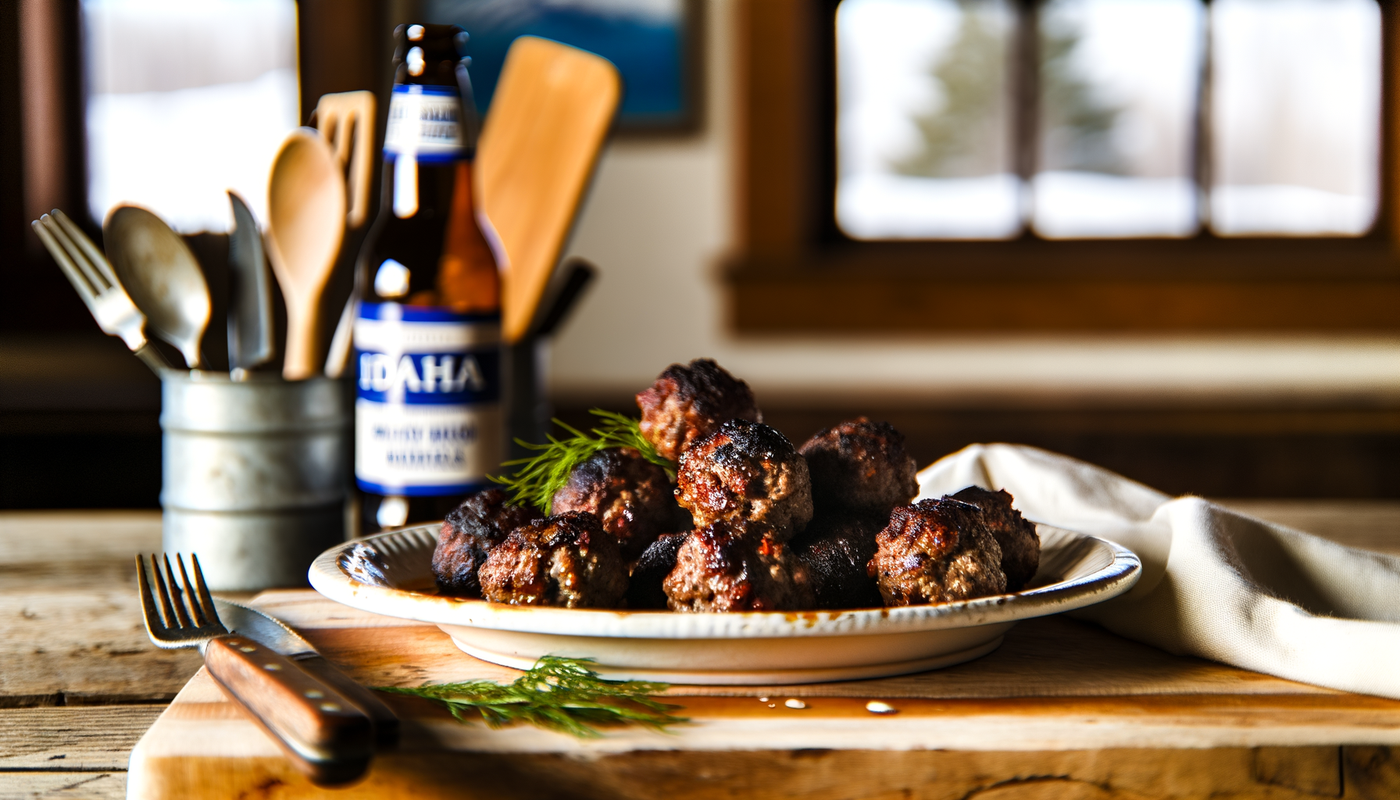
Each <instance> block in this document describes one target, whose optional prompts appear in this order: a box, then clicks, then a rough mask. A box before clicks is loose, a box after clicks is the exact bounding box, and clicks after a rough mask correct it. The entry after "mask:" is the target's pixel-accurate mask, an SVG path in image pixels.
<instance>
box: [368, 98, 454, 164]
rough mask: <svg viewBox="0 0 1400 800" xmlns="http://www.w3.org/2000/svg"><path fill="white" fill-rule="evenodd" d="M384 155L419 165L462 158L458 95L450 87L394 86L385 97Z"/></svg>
mask: <svg viewBox="0 0 1400 800" xmlns="http://www.w3.org/2000/svg"><path fill="white" fill-rule="evenodd" d="M384 156H385V157H386V158H396V157H398V156H405V157H408V158H413V159H415V160H417V161H420V162H423V163H441V162H446V161H456V160H458V159H462V158H466V157H467V151H466V143H465V142H463V141H462V96H461V95H460V94H458V92H457V89H456V88H454V87H451V86H417V85H405V84H398V85H396V86H395V87H394V91H393V93H392V94H391V95H390V97H389V121H388V124H387V126H386V127H385V130H384Z"/></svg>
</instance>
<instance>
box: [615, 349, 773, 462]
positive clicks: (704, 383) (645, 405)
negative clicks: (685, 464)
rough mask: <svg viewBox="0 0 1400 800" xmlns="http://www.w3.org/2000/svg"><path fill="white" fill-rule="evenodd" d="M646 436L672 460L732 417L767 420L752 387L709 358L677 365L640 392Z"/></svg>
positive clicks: (757, 420)
mask: <svg viewBox="0 0 1400 800" xmlns="http://www.w3.org/2000/svg"><path fill="white" fill-rule="evenodd" d="M637 407H638V408H640V409H641V410H642V422H641V429H642V436H644V437H646V440H647V441H649V442H651V443H652V444H653V445H655V446H656V451H657V452H658V453H660V454H661V455H662V456H664V457H666V458H669V459H670V460H672V461H678V460H680V457H681V453H683V452H685V450H686V448H688V447H690V446H691V445H692V444H694V443H695V442H697V441H699V440H701V439H703V438H705V437H706V436H709V435H710V434H711V433H713V432H714V431H715V429H717V428H719V426H720V425H722V424H723V423H725V422H728V421H729V420H731V419H743V420H748V421H749V422H761V421H763V415H762V414H760V413H759V411H758V407H757V406H755V405H754V402H753V392H752V391H751V390H750V389H749V385H748V384H747V383H744V382H743V381H741V380H738V379H737V378H735V377H734V376H733V375H730V374H729V373H728V372H725V371H724V368H723V367H721V366H720V365H718V364H716V363H715V362H714V361H713V360H711V359H708V358H697V359H695V360H694V361H692V362H690V364H688V365H685V366H682V365H680V364H672V365H671V366H669V367H667V368H666V369H665V371H664V372H662V373H661V375H660V376H659V377H657V379H656V382H655V383H653V384H652V385H651V388H649V389H647V390H646V391H644V392H641V393H639V394H638V395H637Z"/></svg>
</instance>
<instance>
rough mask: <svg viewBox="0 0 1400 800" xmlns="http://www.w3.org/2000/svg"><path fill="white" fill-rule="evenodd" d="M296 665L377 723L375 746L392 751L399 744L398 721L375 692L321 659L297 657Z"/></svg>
mask: <svg viewBox="0 0 1400 800" xmlns="http://www.w3.org/2000/svg"><path fill="white" fill-rule="evenodd" d="M294 663H295V664H296V665H297V666H298V667H301V668H302V669H303V670H305V671H307V672H309V673H311V674H312V675H313V676H315V677H317V678H320V679H321V681H322V682H324V683H326V684H327V685H329V686H330V687H331V688H332V689H335V690H336V691H338V692H340V693H341V694H342V695H344V696H345V698H346V699H347V700H349V701H350V702H352V703H354V704H355V705H357V706H359V707H360V710H361V711H363V712H365V714H367V715H368V716H369V718H370V721H372V722H373V723H374V744H375V747H379V748H389V747H394V746H395V745H397V744H398V743H399V718H398V716H397V715H396V714H394V712H393V710H392V709H391V708H389V706H387V705H385V704H384V701H383V700H380V699H379V696H378V695H376V694H375V693H374V691H373V690H372V689H368V688H366V687H364V686H361V685H360V684H359V683H356V682H355V679H354V678H351V677H350V676H349V675H346V674H345V673H344V672H341V671H340V670H339V669H338V668H336V666H335V665H334V664H332V663H331V662H329V661H327V660H326V659H325V658H323V657H322V656H319V655H315V656H307V657H306V658H298V659H297V660H296V661H295V662H294Z"/></svg>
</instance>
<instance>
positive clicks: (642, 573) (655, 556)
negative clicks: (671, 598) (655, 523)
mask: <svg viewBox="0 0 1400 800" xmlns="http://www.w3.org/2000/svg"><path fill="white" fill-rule="evenodd" d="M688 536H690V531H683V532H681V533H663V534H661V536H660V537H659V538H658V539H657V540H656V541H654V542H652V543H651V544H650V545H648V546H647V549H646V550H644V551H642V557H641V558H639V559H637V564H636V566H634V567H632V578H631V580H629V581H628V583H627V607H628V608H632V609H648V608H653V609H664V608H666V592H665V591H663V590H662V588H661V582H662V581H664V580H666V576H667V575H670V574H671V570H673V569H675V568H676V553H678V552H680V549H681V545H682V544H685V540H686V537H688Z"/></svg>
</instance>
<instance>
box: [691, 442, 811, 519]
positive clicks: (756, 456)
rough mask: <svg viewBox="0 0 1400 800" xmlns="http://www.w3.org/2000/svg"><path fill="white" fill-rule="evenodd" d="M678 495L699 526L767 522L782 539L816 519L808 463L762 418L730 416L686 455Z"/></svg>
mask: <svg viewBox="0 0 1400 800" xmlns="http://www.w3.org/2000/svg"><path fill="white" fill-rule="evenodd" d="M677 479H678V481H679V487H678V488H677V489H676V494H677V496H678V497H679V498H680V501H681V505H682V506H685V508H686V509H687V510H688V511H690V515H691V517H692V518H693V519H694V520H695V527H696V528H703V527H706V526H708V525H710V524H712V523H715V522H719V521H721V520H747V521H749V522H755V523H759V524H761V525H765V526H767V527H768V528H769V529H770V530H771V535H772V536H773V538H775V539H776V540H778V541H780V542H783V541H787V540H788V539H790V538H792V535H793V534H794V533H796V532H798V531H800V530H802V529H803V528H805V527H806V526H807V523H808V522H809V521H810V520H811V519H812V486H811V483H810V479H809V478H808V477H807V462H806V461H804V460H803V459H802V456H800V455H798V453H797V450H796V449H795V448H794V447H793V446H792V442H789V441H788V440H787V437H785V436H783V435H782V434H781V433H778V431H776V430H774V429H773V428H770V427H768V426H767V425H764V424H763V423H761V422H748V421H745V420H741V419H735V420H730V421H729V422H726V423H724V424H723V425H721V426H720V427H719V430H717V431H715V432H714V433H712V434H710V435H709V436H707V437H705V438H704V439H702V440H700V441H699V442H696V443H695V444H694V445H693V446H692V447H691V448H690V449H689V450H687V451H685V454H684V455H683V456H681V465H680V470H679V472H678V473H677Z"/></svg>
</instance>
